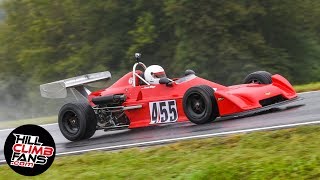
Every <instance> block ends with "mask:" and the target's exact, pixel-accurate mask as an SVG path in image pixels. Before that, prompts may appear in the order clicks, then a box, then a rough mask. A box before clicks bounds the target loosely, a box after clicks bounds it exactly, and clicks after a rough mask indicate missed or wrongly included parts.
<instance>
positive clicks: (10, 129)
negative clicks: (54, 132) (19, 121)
mask: <svg viewBox="0 0 320 180" xmlns="http://www.w3.org/2000/svg"><path fill="white" fill-rule="evenodd" d="M56 124H58V123H51V124H42V125H39V126H41V127H46V126H52V125H56ZM14 129H15V128H9V129H0V132H1V131H12V130H14Z"/></svg>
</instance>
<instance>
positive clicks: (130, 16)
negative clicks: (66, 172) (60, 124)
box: [0, 0, 320, 119]
mask: <svg viewBox="0 0 320 180" xmlns="http://www.w3.org/2000/svg"><path fill="white" fill-rule="evenodd" d="M0 18H1V19H2V21H1V24H0V43H1V46H0V77H1V78H0V98H1V103H0V108H1V110H0V119H17V118H21V117H24V116H27V117H34V116H42V115H48V114H56V113H57V111H58V110H57V109H55V108H52V107H53V105H50V104H57V103H55V101H51V100H47V99H42V98H41V97H39V94H40V93H39V85H40V84H42V83H45V82H51V81H54V80H59V79H64V78H67V77H72V76H76V75H80V74H86V73H90V72H96V71H103V70H109V71H111V73H112V74H113V77H114V79H116V78H117V77H120V76H121V75H122V74H124V73H126V72H128V71H130V70H131V66H132V64H133V63H134V60H133V54H134V52H141V53H142V61H143V62H144V63H145V64H146V65H151V64H159V65H161V66H163V67H164V68H165V69H166V72H167V74H169V76H171V77H173V76H180V75H182V74H183V72H184V70H186V69H193V70H195V71H196V72H197V74H198V75H199V76H202V77H204V78H207V79H210V80H212V81H215V82H218V83H221V84H225V85H230V84H235V83H241V82H242V79H243V78H244V77H245V76H246V75H247V74H248V73H250V72H253V71H256V70H266V71H270V72H271V73H279V74H282V75H284V76H285V77H286V78H288V79H289V81H290V82H292V83H294V84H302V83H308V82H316V81H320V60H319V59H320V36H319V35H320V21H319V19H320V1H313V0H304V1H300V0H290V1H288V0H268V1H263V0H228V1H220V0H198V1H191V0H163V1H158V0H134V1H132V0H122V1H119V0H95V1H87V0H78V1H73V0H55V1H49V0H4V1H2V12H1V13H0ZM51 106H52V107H51ZM52 111H53V112H52Z"/></svg>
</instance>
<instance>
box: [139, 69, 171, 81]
mask: <svg viewBox="0 0 320 180" xmlns="http://www.w3.org/2000/svg"><path fill="white" fill-rule="evenodd" d="M164 77H167V76H166V73H165V72H164V69H163V68H162V67H161V66H159V65H151V66H149V67H148V68H147V69H146V70H145V71H144V78H145V80H146V81H147V82H148V83H150V84H159V80H160V78H164Z"/></svg>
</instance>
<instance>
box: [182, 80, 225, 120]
mask: <svg viewBox="0 0 320 180" xmlns="http://www.w3.org/2000/svg"><path fill="white" fill-rule="evenodd" d="M213 94H214V90H213V89H212V88H211V87H210V86H206V85H202V86H194V87H191V88H190V89H188V90H187V92H186V93H185V94H184V96H183V110H184V113H185V114H186V116H187V118H188V119H189V120H190V121H191V122H193V123H195V124H204V123H208V122H211V121H213V120H215V119H216V118H217V117H218V114H219V113H218V106H217V101H216V99H215V97H214V95H213Z"/></svg>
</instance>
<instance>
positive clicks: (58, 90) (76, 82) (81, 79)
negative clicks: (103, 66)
mask: <svg viewBox="0 0 320 180" xmlns="http://www.w3.org/2000/svg"><path fill="white" fill-rule="evenodd" d="M109 79H111V73H110V72H109V71H104V72H98V73H92V74H86V75H82V76H77V77H72V78H68V79H64V80H60V81H55V82H51V83H47V84H42V85H40V93H41V96H42V97H45V98H66V97H67V90H68V89H70V90H71V92H72V93H73V94H74V95H75V93H74V91H75V90H76V91H78V92H79V93H80V94H81V95H83V96H84V97H87V96H88V95H89V94H90V93H91V92H90V91H89V90H88V89H87V88H86V87H85V86H84V85H85V84H89V83H93V82H97V81H103V80H109ZM75 96H76V95H75Z"/></svg>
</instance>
